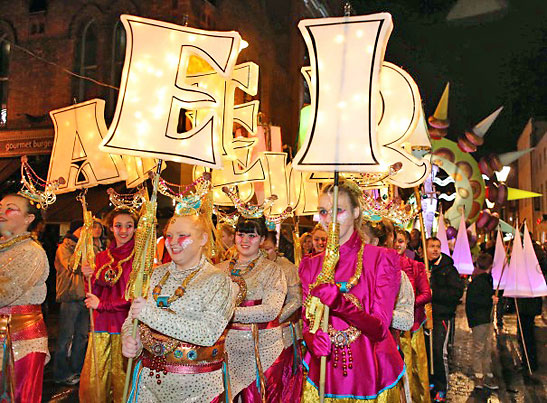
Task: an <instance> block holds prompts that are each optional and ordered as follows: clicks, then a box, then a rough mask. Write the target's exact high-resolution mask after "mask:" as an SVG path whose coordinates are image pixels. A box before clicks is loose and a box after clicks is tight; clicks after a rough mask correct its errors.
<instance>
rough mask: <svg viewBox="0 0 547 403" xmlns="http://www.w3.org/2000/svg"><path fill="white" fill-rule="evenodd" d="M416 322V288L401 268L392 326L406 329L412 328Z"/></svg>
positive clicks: (397, 328) (401, 329) (400, 329)
mask: <svg viewBox="0 0 547 403" xmlns="http://www.w3.org/2000/svg"><path fill="white" fill-rule="evenodd" d="M413 324H414V289H413V288H412V283H411V282H410V280H409V278H408V276H407V275H406V273H405V272H404V271H402V270H401V286H400V288H399V293H398V294H397V301H396V303H395V309H394V310H393V318H392V319H391V327H392V328H394V329H396V330H399V331H405V330H410V329H411V328H412V325H413Z"/></svg>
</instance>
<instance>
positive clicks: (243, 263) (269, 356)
mask: <svg viewBox="0 0 547 403" xmlns="http://www.w3.org/2000/svg"><path fill="white" fill-rule="evenodd" d="M267 232H268V230H267V229H266V224H265V221H264V218H245V217H240V218H239V219H238V222H237V225H236V237H235V241H236V243H235V244H236V248H237V251H238V255H237V257H236V258H233V259H231V260H229V261H226V262H223V263H220V264H219V265H218V267H220V268H221V269H223V270H224V271H226V272H227V273H229V274H230V275H231V276H232V279H233V281H234V282H236V283H237V284H238V285H239V286H240V289H246V297H245V299H244V301H243V302H242V303H241V304H240V306H238V307H237V308H236V309H235V313H234V317H233V320H232V323H230V325H228V328H229V331H228V335H227V337H226V350H227V352H228V368H229V370H230V380H231V385H232V397H233V398H234V400H236V399H235V398H236V396H237V395H240V397H241V399H242V400H243V401H244V402H260V401H261V399H262V398H263V397H264V398H265V399H266V401H268V402H278V401H280V399H281V396H282V390H283V387H284V385H283V383H282V371H283V362H282V361H281V360H280V359H279V358H280V355H281V353H282V352H283V335H282V329H281V327H280V326H279V315H280V314H281V309H282V308H283V303H284V301H285V296H286V294H287V280H286V279H285V275H284V274H283V270H282V269H281V268H280V267H279V266H278V265H277V264H275V263H273V262H272V261H270V260H268V259H267V258H266V257H264V256H262V254H261V252H260V244H261V243H262V242H263V241H264V239H265V237H266V234H267Z"/></svg>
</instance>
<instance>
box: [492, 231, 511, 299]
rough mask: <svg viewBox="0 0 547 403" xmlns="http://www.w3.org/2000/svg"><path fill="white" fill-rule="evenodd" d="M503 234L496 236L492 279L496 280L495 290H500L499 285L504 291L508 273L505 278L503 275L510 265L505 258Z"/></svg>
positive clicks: (499, 233) (499, 232)
mask: <svg viewBox="0 0 547 403" xmlns="http://www.w3.org/2000/svg"><path fill="white" fill-rule="evenodd" d="M501 232H502V231H498V235H497V236H496V249H495V250H494V261H493V263H492V278H493V279H494V289H496V288H498V285H499V289H500V290H503V289H504V288H505V279H506V278H507V277H506V274H507V273H506V272H505V273H504V274H503V276H502V275H501V273H502V271H503V270H504V268H503V267H504V265H507V264H508V259H506V257H505V248H504V246H503V239H502V235H501ZM505 270H507V266H505ZM500 278H501V282H500Z"/></svg>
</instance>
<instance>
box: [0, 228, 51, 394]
mask: <svg viewBox="0 0 547 403" xmlns="http://www.w3.org/2000/svg"><path fill="white" fill-rule="evenodd" d="M48 275H49V264H48V260H47V256H46V253H45V252H44V250H43V249H42V247H41V246H40V245H39V244H38V243H37V242H36V241H34V240H33V239H32V238H31V237H30V234H29V233H24V234H22V235H19V236H17V237H14V238H12V239H8V240H7V241H4V242H2V243H0V317H3V318H4V320H7V319H8V318H9V320H10V327H11V331H10V335H11V339H12V352H13V359H14V361H15V365H14V374H15V379H14V381H15V391H14V392H15V401H17V402H19V401H24V402H40V401H41V399H42V382H43V375H44V365H45V364H46V363H47V361H49V351H48V339H47V330H46V325H45V323H44V319H43V317H42V310H41V307H40V305H41V304H42V303H43V302H44V300H45V298H46V292H47V290H46V279H47V277H48ZM3 359H4V351H3V349H0V362H2V361H3ZM0 378H1V376H0ZM0 380H1V379H0Z"/></svg>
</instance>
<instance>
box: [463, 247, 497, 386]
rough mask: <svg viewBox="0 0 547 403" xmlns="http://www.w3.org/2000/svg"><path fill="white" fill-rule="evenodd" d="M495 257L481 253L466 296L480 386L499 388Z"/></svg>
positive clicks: (476, 374) (476, 373)
mask: <svg viewBox="0 0 547 403" xmlns="http://www.w3.org/2000/svg"><path fill="white" fill-rule="evenodd" d="M492 260H493V259H492V256H491V255H490V254H488V253H482V254H480V255H479V257H478V258H477V263H476V266H475V270H474V271H473V275H472V280H471V283H470V284H469V286H468V287H467V295H466V298H465V313H466V316H467V323H468V325H469V327H470V328H471V333H472V335H473V371H474V372H475V375H474V381H475V387H476V388H477V389H482V388H484V387H487V388H488V389H499V386H498V385H496V384H495V382H494V374H493V373H492V336H493V331H494V328H493V326H492V307H493V304H495V303H497V302H498V297H496V296H495V295H494V280H493V279H492V274H491V273H490V271H491V270H492ZM485 378H486V379H485Z"/></svg>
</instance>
